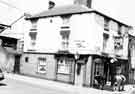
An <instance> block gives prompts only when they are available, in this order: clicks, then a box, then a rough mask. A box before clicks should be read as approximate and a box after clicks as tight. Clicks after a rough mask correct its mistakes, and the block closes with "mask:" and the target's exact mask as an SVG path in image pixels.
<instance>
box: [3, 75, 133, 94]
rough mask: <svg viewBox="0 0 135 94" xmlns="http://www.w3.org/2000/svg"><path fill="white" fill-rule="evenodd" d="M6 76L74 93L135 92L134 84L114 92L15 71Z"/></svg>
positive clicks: (124, 93)
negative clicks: (20, 73) (15, 72)
mask: <svg viewBox="0 0 135 94" xmlns="http://www.w3.org/2000/svg"><path fill="white" fill-rule="evenodd" d="M4 74H5V78H10V79H14V80H19V81H23V82H26V83H30V84H34V85H38V86H42V87H49V88H56V89H58V90H64V91H67V92H69V91H70V92H72V93H73V94H135V88H134V87H135V86H133V85H126V86H125V91H122V92H117V91H116V92H113V91H107V90H99V89H94V88H90V87H82V86H75V85H70V84H66V83H61V82H56V81H51V80H46V79H40V78H34V77H28V76H24V75H18V74H13V73H4Z"/></svg>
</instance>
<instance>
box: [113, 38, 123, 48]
mask: <svg viewBox="0 0 135 94" xmlns="http://www.w3.org/2000/svg"><path fill="white" fill-rule="evenodd" d="M114 49H115V50H121V49H123V38H122V37H120V36H115V37H114Z"/></svg>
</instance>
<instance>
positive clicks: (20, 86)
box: [0, 78, 73, 94]
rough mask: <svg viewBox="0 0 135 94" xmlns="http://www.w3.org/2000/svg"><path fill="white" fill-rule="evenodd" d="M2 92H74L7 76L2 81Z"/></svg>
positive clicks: (44, 93)
mask: <svg viewBox="0 0 135 94" xmlns="http://www.w3.org/2000/svg"><path fill="white" fill-rule="evenodd" d="M0 94H73V93H71V92H67V91H64V90H58V89H55V88H49V87H43V86H38V85H35V84H31V83H26V82H22V81H19V80H14V79H10V78H7V79H5V80H3V81H1V82H0Z"/></svg>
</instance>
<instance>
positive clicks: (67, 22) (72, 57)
mask: <svg viewBox="0 0 135 94" xmlns="http://www.w3.org/2000/svg"><path fill="white" fill-rule="evenodd" d="M26 20H27V21H28V23H29V25H30V28H29V30H28V31H27V32H26V34H25V36H24V54H23V55H22V57H21V66H20V72H21V73H22V74H24V75H29V76H36V77H40V78H45V79H49V80H56V81H61V82H65V83H71V84H74V85H78V86H88V87H89V86H93V85H94V76H95V75H96V74H97V73H100V74H101V75H103V76H104V77H105V80H106V83H112V79H113V77H114V75H115V74H116V73H117V72H121V73H123V74H124V75H125V76H126V77H127V78H128V74H127V73H128V32H129V30H130V29H129V27H130V26H128V25H126V24H124V23H122V22H120V21H118V20H116V19H114V18H111V17H109V16H107V15H105V14H103V13H100V12H98V11H97V10H94V9H90V8H87V7H85V6H83V5H68V6H63V7H54V8H53V9H50V10H47V11H43V12H41V13H39V14H37V15H34V16H31V17H29V18H26ZM113 61H117V62H113Z"/></svg>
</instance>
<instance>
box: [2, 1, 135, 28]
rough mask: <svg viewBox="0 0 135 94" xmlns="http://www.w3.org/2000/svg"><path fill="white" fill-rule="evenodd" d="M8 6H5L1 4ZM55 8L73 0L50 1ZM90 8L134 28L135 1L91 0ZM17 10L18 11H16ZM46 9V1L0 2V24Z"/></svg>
mask: <svg viewBox="0 0 135 94" xmlns="http://www.w3.org/2000/svg"><path fill="white" fill-rule="evenodd" d="M2 1H4V2H7V3H9V4H10V5H13V6H15V7H16V8H13V6H7V5H6V4H3V2H2ZM52 1H55V3H56V5H57V6H60V5H67V4H72V2H73V0H52ZM92 7H93V8H94V9H97V10H98V11H101V12H102V13H105V14H107V15H108V16H111V17H114V18H115V19H118V20H120V21H122V22H124V23H126V24H129V25H132V26H135V20H134V19H135V13H134V11H133V10H134V8H135V0H93V1H92ZM17 8H18V9H17ZM47 8H48V0H0V11H1V15H0V18H1V19H0V23H5V24H10V23H12V22H13V21H14V20H15V19H17V18H18V17H20V16H21V15H22V14H23V13H24V12H28V13H31V14H35V13H38V12H41V11H43V10H46V9H47Z"/></svg>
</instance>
